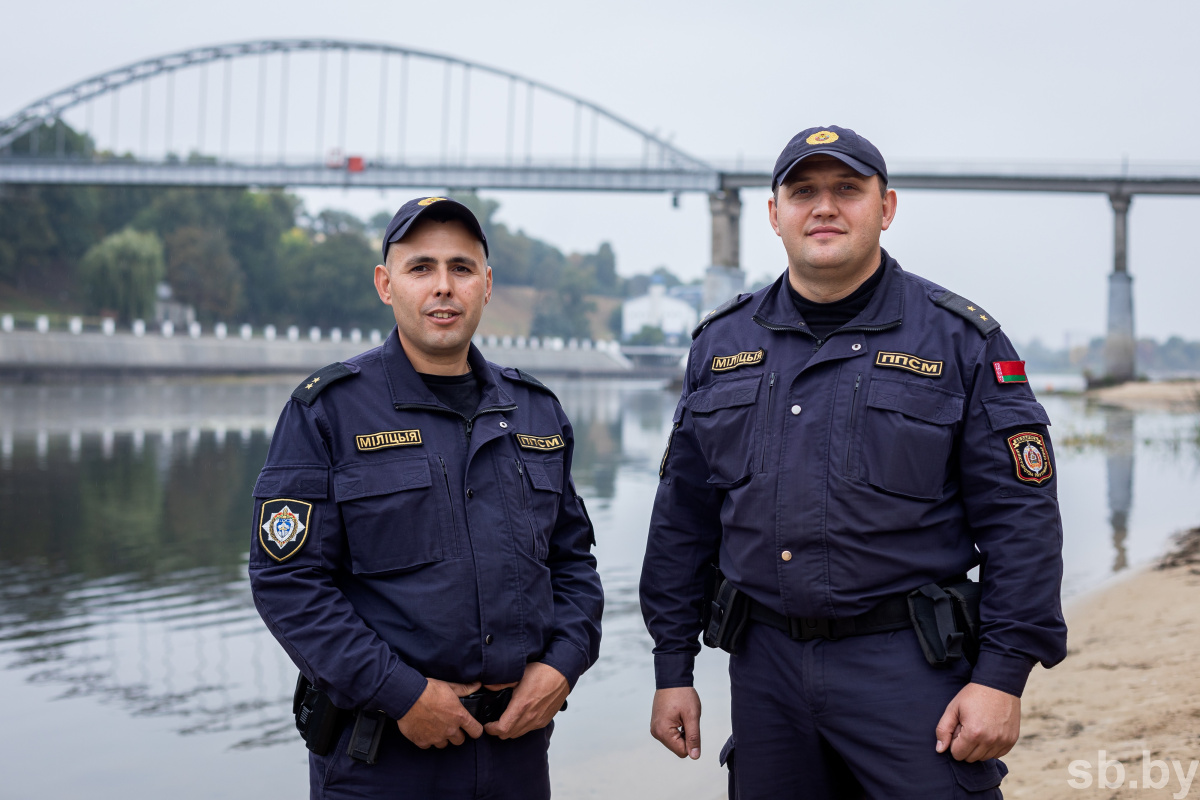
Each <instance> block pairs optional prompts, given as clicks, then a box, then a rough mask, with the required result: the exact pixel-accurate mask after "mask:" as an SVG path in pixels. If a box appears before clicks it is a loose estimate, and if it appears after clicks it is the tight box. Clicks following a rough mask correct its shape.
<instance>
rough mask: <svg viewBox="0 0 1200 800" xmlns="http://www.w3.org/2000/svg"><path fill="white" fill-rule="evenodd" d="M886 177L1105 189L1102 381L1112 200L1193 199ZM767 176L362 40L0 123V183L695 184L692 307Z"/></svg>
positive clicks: (503, 73) (53, 104)
mask: <svg viewBox="0 0 1200 800" xmlns="http://www.w3.org/2000/svg"><path fill="white" fill-rule="evenodd" d="M80 134H82V135H80ZM890 178H891V185H892V186H893V187H896V188H912V189H930V190H953V191H961V190H977V191H1025V192H1088V193H1102V194H1106V195H1107V196H1108V197H1109V198H1110V200H1111V203H1112V208H1113V212H1114V220H1115V222H1114V259H1113V260H1114V264H1113V272H1112V274H1111V275H1110V277H1109V323H1108V337H1107V348H1106V353H1107V358H1106V360H1107V373H1108V376H1109V377H1110V378H1111V379H1114V380H1128V379H1130V378H1132V377H1134V370H1135V365H1134V341H1135V340H1134V328H1133V300H1132V279H1131V278H1130V276H1129V273H1128V269H1127V264H1126V230H1127V220H1128V210H1129V205H1130V202H1131V200H1132V198H1133V196H1134V195H1136V194H1172V195H1196V194H1200V167H1192V168H1185V169H1182V170H1175V171H1167V170H1162V169H1157V170H1154V169H1152V170H1149V171H1141V172H1138V173H1136V174H1131V173H1130V171H1128V170H1124V169H1123V170H1121V171H1119V172H1116V171H1113V170H1108V169H1084V168H1078V167H1074V168H1073V167H1068V168H1059V169H1053V170H1047V169H1046V168H1044V167H1043V168H1037V169H1022V168H1019V167H987V168H980V167H979V166H968V167H963V168H948V167H946V166H945V165H938V166H936V167H932V168H930V167H926V168H912V169H905V168H902V167H901V168H893V169H892V170H891V175H890ZM770 180H771V178H770V171H769V167H768V166H767V165H764V168H763V169H761V170H750V171H746V170H743V169H740V168H739V169H733V170H729V169H722V168H721V167H720V166H717V165H714V164H713V163H710V162H708V161H705V160H703V159H700V158H697V157H695V156H693V155H690V154H688V153H687V152H685V151H684V150H682V149H681V148H679V147H678V146H676V145H675V144H673V143H672V142H671V141H670V139H669V138H667V137H664V136H661V135H660V134H659V133H657V132H656V131H649V130H647V129H645V128H642V127H640V126H638V125H636V124H634V123H633V122H631V121H629V120H627V119H625V118H623V117H621V116H619V115H617V114H616V113H614V112H612V111H610V110H608V109H606V108H604V107H602V106H600V105H598V104H596V103H593V102H591V101H589V100H587V99H584V98H583V97H580V96H578V95H575V94H572V93H569V92H566V91H563V90H561V89H558V88H555V87H553V86H550V85H548V84H546V83H543V82H540V81H537V80H533V79H530V78H526V77H523V76H520V75H517V74H515V73H513V72H509V71H507V70H503V69H499V68H496V67H492V66H488V65H484V64H480V63H476V62H473V61H468V60H465V59H462V58H457V57H454V56H450V55H443V54H439V53H433V52H428V51H424V50H418V49H414V48H409V47H400V46H396V45H391V44H384V43H378V42H366V41H349V40H340V39H326V38H310V39H271V40H257V41H247V42H235V43H230V44H222V45H215V46H210V47H198V48H193V49H190V50H184V51H181V52H177V53H170V54H167V55H162V56H158V57H155V58H149V59H145V60H142V61H137V62H135V63H131V64H127V65H125V66H122V67H119V68H116V69H112V70H108V71H106V72H103V73H100V74H98V75H94V76H91V77H88V78H85V79H84V80H81V81H78V82H76V83H74V84H72V85H70V86H67V87H65V88H63V89H60V90H59V91H56V92H54V93H52V94H49V95H46V96H45V97H42V98H39V99H37V100H35V101H33V102H31V103H29V104H28V105H26V106H25V107H24V108H21V109H19V110H17V111H15V112H13V113H12V114H10V115H9V116H7V117H5V118H3V119H0V191H2V190H3V187H4V186H5V185H16V184H26V185H39V184H43V185H44V184H139V185H158V186H235V187H242V186H258V187H346V188H398V187H430V188H436V189H438V190H439V191H440V190H455V189H458V190H477V189H531V190H533V189H536V190H556V191H558V190H562V191H618V192H666V193H672V194H679V193H682V192H704V193H706V194H708V197H709V202H710V209H711V212H712V263H711V266H710V267H709V269H708V273H707V275H706V292H705V301H706V305H708V306H709V307H712V306H713V305H715V304H716V303H717V302H719V301H720V300H721V299H723V297H727V296H729V295H730V294H732V293H734V292H736V291H738V290H739V289H740V288H741V286H742V283H743V281H744V273H743V272H742V270H741V269H740V257H739V251H740V247H739V233H738V231H739V226H740V214H741V201H740V196H739V190H740V189H743V188H750V187H763V186H769V185H770Z"/></svg>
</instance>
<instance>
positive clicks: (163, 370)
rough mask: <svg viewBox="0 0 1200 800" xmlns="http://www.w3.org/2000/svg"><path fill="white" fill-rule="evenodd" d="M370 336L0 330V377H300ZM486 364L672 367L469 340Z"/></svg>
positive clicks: (666, 370)
mask: <svg viewBox="0 0 1200 800" xmlns="http://www.w3.org/2000/svg"><path fill="white" fill-rule="evenodd" d="M379 335H380V334H378V332H372V335H371V336H369V337H360V336H358V335H355V336H353V337H347V338H341V337H340V336H335V337H332V338H331V337H329V336H328V335H327V334H326V335H322V334H321V333H320V332H316V333H310V335H309V336H308V337H306V338H300V337H298V336H292V337H286V336H285V337H279V338H266V337H264V336H261V335H260V336H245V337H243V336H216V335H205V336H192V335H190V334H189V333H187V332H184V333H182V334H180V333H175V334H173V335H163V334H162V332H161V331H153V332H152V331H149V330H146V331H143V332H142V333H141V335H137V334H135V333H132V332H116V331H114V332H112V333H104V332H91V331H87V332H80V333H71V332H68V331H45V332H38V331H31V330H11V331H0V376H7V377H8V378H9V379H14V378H15V379H17V380H38V379H41V378H47V377H49V378H53V377H55V376H66V375H79V374H98V375H105V376H134V375H204V374H209V375H221V374H223V375H237V374H242V375H247V374H278V373H294V374H299V375H303V374H306V373H309V372H312V371H314V370H316V369H319V368H320V367H323V366H325V365H326V364H330V363H332V362H334V361H341V360H344V359H347V358H350V357H351V356H353V355H356V354H358V353H361V352H363V351H365V350H368V349H370V348H372V347H375V346H376V345H377V344H378V342H379ZM475 344H476V345H477V346H478V347H479V348H480V350H481V351H482V352H483V355H484V357H485V358H487V359H488V360H489V361H492V362H495V363H497V364H502V365H504V366H511V367H519V368H520V369H524V370H528V371H529V372H531V373H533V374H534V375H538V376H543V375H545V376H562V377H585V376H586V377H630V378H641V377H645V378H671V377H673V376H674V375H676V374H681V373H682V367H680V366H678V365H674V364H657V365H653V366H638V365H636V364H635V363H634V362H633V361H630V359H628V358H626V357H625V356H624V355H622V354H621V349H620V346H619V345H618V344H617V343H615V342H591V341H586V340H585V341H581V342H576V341H574V340H571V341H567V342H564V341H563V340H561V339H555V338H550V337H545V338H543V339H536V338H530V339H526V338H524V337H518V338H515V339H514V338H510V337H504V338H503V339H500V338H497V337H494V336H491V337H482V336H477V337H476V338H475Z"/></svg>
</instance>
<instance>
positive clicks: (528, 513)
mask: <svg viewBox="0 0 1200 800" xmlns="http://www.w3.org/2000/svg"><path fill="white" fill-rule="evenodd" d="M513 461H515V462H517V476H518V478H519V479H520V480H519V481H518V482H519V483H520V484H521V502H522V503H523V504H524V505H525V523H526V524H527V525H528V526H529V535H530V536H531V537H532V538H531V539H530V545H531V547H532V548H533V550H532V552H537V531H536V530H534V527H533V516H532V511H533V509H532V508H531V507H530V502H529V490H528V489H526V488H525V467H524V465H523V464H522V463H521V459H519V458H514V459H513Z"/></svg>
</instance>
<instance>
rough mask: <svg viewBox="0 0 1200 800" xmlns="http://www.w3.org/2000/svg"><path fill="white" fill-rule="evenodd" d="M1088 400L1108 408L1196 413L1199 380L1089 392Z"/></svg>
mask: <svg viewBox="0 0 1200 800" xmlns="http://www.w3.org/2000/svg"><path fill="white" fill-rule="evenodd" d="M1087 397H1088V398H1089V399H1091V400H1095V401H1096V402H1098V403H1103V404H1104V405H1109V406H1120V407H1121V408H1128V409H1132V410H1134V411H1164V410H1165V411H1180V412H1187V411H1196V410H1197V409H1200V381H1157V382H1152V381H1142V382H1134V383H1123V384H1121V385H1120V386H1108V387H1106V388H1104V389H1092V390H1091V391H1089V392H1087Z"/></svg>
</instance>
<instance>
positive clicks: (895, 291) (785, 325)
mask: <svg viewBox="0 0 1200 800" xmlns="http://www.w3.org/2000/svg"><path fill="white" fill-rule="evenodd" d="M880 252H881V253H883V277H882V278H880V280H879V285H878V286H876V287H875V294H874V295H873V296H872V297H871V302H870V303H868V304H867V307H866V308H864V309H863V310H862V312H861V313H859V315H858V316H857V317H855V318H854V319H852V320H850V321H849V322H848V323H846V325H845V326H843V327H842V328H841V330H843V331H845V330H849V329H863V328H867V329H870V328H891V327H894V326H896V325H899V324H900V323H901V322H902V321H903V319H904V292H903V284H902V281H901V278H902V276H903V274H904V270H902V269H900V265H899V264H898V263H896V259H894V258H892V257H891V256H890V255H888V252H887V251H886V250H883V249H882V248H880ZM787 279H788V273H787V270H784V272H783V274H782V275H780V276H779V278H778V279H777V280H776V281H775V283H773V284H771V286H770V287H769V288H768V289H767V291H766V293H765V294H764V295H763V299H762V302H760V303H759V304H758V308H756V309H755V310H754V321H755V322H757V323H758V324H759V325H762V326H763V327H764V328H769V329H771V330H794V331H800V332H802V333H809V334H810V335H811V332H810V331H809V330H808V325H807V324H805V322H804V318H803V317H802V316H801V315H800V311H799V309H797V308H796V304H795V303H793V302H792V298H791V296H790V295H789V294H788V287H787V284H786V283H785V281H787Z"/></svg>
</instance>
